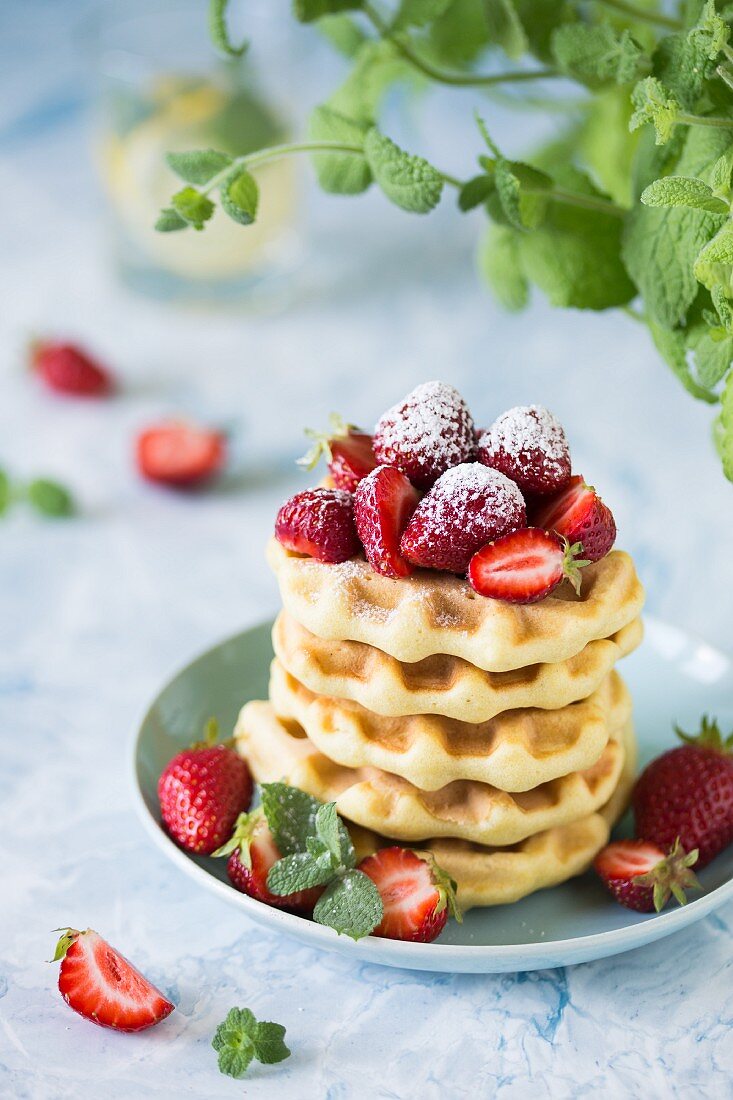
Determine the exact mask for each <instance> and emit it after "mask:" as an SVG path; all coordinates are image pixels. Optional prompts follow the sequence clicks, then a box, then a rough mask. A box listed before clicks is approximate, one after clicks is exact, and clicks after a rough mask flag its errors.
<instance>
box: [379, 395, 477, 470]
mask: <svg viewBox="0 0 733 1100" xmlns="http://www.w3.org/2000/svg"><path fill="white" fill-rule="evenodd" d="M474 446H475V445H474V433H473V420H472V419H471V414H470V412H469V411H468V406H467V405H466V402H465V401H464V400H463V398H462V397H461V395H460V393H459V392H458V390H456V389H454V388H453V386H449V385H447V384H446V383H445V382H424V383H423V384H422V385H421V386H416V387H415V389H414V390H412V392H411V393H408V395H407V397H405V398H404V399H403V400H402V401H400V402H399V403H398V404H397V405H395V406H394V407H393V408H391V409H389V410H388V411H387V412H386V413H384V415H383V416H382V417H380V419H379V422H378V424H377V427H376V429H375V431H374V454H375V455H376V458H377V461H378V462H381V463H383V464H384V465H387V466H396V467H397V469H398V470H401V471H402V473H403V474H406V475H407V477H409V479H410V481H412V483H413V484H414V485H417V487H418V488H419V489H428V488H429V487H430V486H431V485H432V484H433V483H434V482H435V481H437V480H438V478H439V477H440V475H441V474H444V473H445V471H446V470H449V469H450V468H451V466H458V465H459V463H461V462H467V461H468V460H469V459H470V458H472V457H473V453H474Z"/></svg>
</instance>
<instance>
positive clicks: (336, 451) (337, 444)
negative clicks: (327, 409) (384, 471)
mask: <svg viewBox="0 0 733 1100" xmlns="http://www.w3.org/2000/svg"><path fill="white" fill-rule="evenodd" d="M306 435H308V436H310V438H311V439H312V440H313V446H312V447H311V448H310V450H309V451H308V453H307V454H305V455H303V457H302V458H299V459H298V465H299V466H303V467H304V468H305V469H306V470H312V469H313V468H314V467H315V466H317V465H318V462H319V459H320V458H321V456H322V455H324V456H325V458H326V461H327V463H328V472H329V474H330V475H331V480H332V481H333V484H334V488H336V489H344V490H345V491H346V492H347V493H353V492H354V490H355V489H356V487H357V485H358V484H359V482H360V481H361V480H362V478H364V477H366V476H367V474H369V473H371V471H372V470H373V469H374V467H375V466H376V465H377V460H376V458H375V457H374V451H373V450H372V437H371V436H370V435H367V433H366V432H360V431H359V429H358V428H355V427H354V425H353V424H346V423H345V422H344V421H343V420H342V419H341V417H340V416H338V414H337V413H332V414H331V417H330V427H329V431H328V432H314V431H311V430H310V428H307V429H306Z"/></svg>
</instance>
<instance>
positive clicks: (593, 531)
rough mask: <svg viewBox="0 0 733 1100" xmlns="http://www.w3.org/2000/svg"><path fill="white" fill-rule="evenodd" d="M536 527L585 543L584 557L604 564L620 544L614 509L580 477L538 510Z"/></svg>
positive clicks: (534, 515) (533, 517)
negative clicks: (617, 540)
mask: <svg viewBox="0 0 733 1100" xmlns="http://www.w3.org/2000/svg"><path fill="white" fill-rule="evenodd" d="M532 522H533V523H534V524H535V526H536V527H544V529H545V530H546V531H554V532H555V533H556V534H558V535H562V536H563V538H566V539H567V540H568V542H581V543H582V544H583V557H584V558H587V559H588V561H600V559H601V558H603V557H605V555H606V554H607V553H608V551H609V550H610V549H611V547H612V546H613V544H614V542H615V541H616V523H615V521H614V518H613V515H612V513H611V509H610V508H609V507H608V506H607V505H605V504H604V503H603V501H602V500H601V498H600V497H599V496H598V493H597V492H596V491H595V489H593V488H592V486H590V485H586V484H585V482H584V480H583V478H582V477H581V476H580V475H579V474H576V476H575V477H572V478H571V479H570V482H569V484H568V486H567V488H565V489H563V490H562V492H561V493H558V494H557V495H556V496H553V497H551V498H550V499H549V500H547V501H546V502H545V503H542V504H540V505H539V507H537V508H535V509H534V511H533V513H532Z"/></svg>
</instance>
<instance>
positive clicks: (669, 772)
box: [632, 717, 733, 868]
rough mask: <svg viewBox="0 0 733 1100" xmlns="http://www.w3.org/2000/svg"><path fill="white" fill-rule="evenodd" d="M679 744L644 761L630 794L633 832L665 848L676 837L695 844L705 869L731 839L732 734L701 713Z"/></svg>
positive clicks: (685, 844) (688, 844) (688, 845)
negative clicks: (724, 732)
mask: <svg viewBox="0 0 733 1100" xmlns="http://www.w3.org/2000/svg"><path fill="white" fill-rule="evenodd" d="M676 732H677V735H678V736H679V737H680V738H681V739H682V741H683V742H684V744H682V745H678V746H677V748H674V749H669V750H668V751H667V752H665V753H663V754H662V755H661V756H658V757H657V759H656V760H652V762H651V764H647V766H646V768H645V769H644V771H643V772H642V773H641V775H640V776H639V778H638V780H637V781H636V786H635V787H634V793H633V796H632V806H633V808H634V821H635V825H636V832H637V834H638V835H640V836H643V837H645V838H646V839H647V840H650V841H651V842H652V843H654V844H657V845H658V846H659V847H660V848H664V849H665V851H666V850H667V848H669V846H670V845H671V844H672V843H674V841H675V839H676V838H677V837H679V839H680V841H681V843H682V846H683V848H685V849H687V851H689V850H690V849H691V848H697V849H699V852H700V858H699V859H698V862H697V867H698V868H700V867H706V866H707V864H708V863H710V861H711V860H712V859H714V858H715V856H717V855H718V853H719V852H722V850H723V849H724V848H726V847H727V846H728V845H729V844H730V843H731V842H733V733H731V734H730V735H729V736H728V737H727V738H725V739H724V738H723V737H722V735H721V733H720V729H719V727H718V724H717V722H715V721H711V720H710V719H709V718H707V717H704V718H703V719H702V723H701V730H700V733H699V734H698V735H697V736H696V737H691V736H689V735H688V734H686V733H683V731H682V730H680V729H677V731H676Z"/></svg>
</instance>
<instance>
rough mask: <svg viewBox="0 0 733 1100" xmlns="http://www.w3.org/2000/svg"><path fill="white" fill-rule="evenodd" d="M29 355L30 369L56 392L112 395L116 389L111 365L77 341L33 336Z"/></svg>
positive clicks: (82, 395)
mask: <svg viewBox="0 0 733 1100" xmlns="http://www.w3.org/2000/svg"><path fill="white" fill-rule="evenodd" d="M29 358H30V365H31V369H32V370H33V371H34V373H35V374H36V375H37V376H38V377H39V378H40V379H41V380H42V381H43V382H44V383H45V385H46V386H48V388H49V389H51V390H54V392H55V393H63V394H67V395H69V396H71V397H109V396H110V394H112V393H113V392H114V390H115V389H116V385H115V380H114V378H113V376H112V374H111V372H110V371H109V370H108V368H107V367H106V366H102V364H101V363H100V362H99V361H98V360H97V359H95V358H94V357H93V356H91V355H90V354H89V352H88V351H85V349H84V348H82V347H80V346H79V345H78V344H75V343H67V342H65V341H62V340H34V342H33V343H32V344H31V346H30V349H29Z"/></svg>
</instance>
